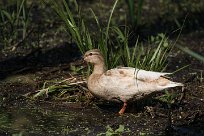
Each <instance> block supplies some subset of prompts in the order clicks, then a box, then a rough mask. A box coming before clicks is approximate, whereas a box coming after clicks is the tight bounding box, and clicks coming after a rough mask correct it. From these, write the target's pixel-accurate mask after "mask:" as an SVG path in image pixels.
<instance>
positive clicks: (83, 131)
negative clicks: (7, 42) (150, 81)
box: [0, 1, 204, 136]
mask: <svg viewBox="0 0 204 136" xmlns="http://www.w3.org/2000/svg"><path fill="white" fill-rule="evenodd" d="M81 3H83V2H82V1H81ZM93 3H94V2H93V1H90V3H88V4H87V7H88V6H91V7H92V6H93V5H92V4H93ZM111 4H112V3H111V2H109V5H111ZM153 4H154V3H153ZM100 7H103V4H102V5H100ZM105 9H110V8H109V7H104V10H105ZM119 11H121V12H122V13H123V12H124V11H123V10H122V9H121V10H119ZM105 13H106V12H105ZM98 14H100V12H99V13H98ZM106 14H107V13H106ZM106 14H105V15H104V16H105V17H103V18H102V19H101V20H105V18H106ZM146 14H147V13H146ZM147 15H148V14H147ZM55 27H56V26H55V25H54V27H52V28H55ZM198 27H202V25H199V26H198ZM203 30H204V29H200V28H199V29H198V30H195V31H190V32H186V33H185V34H182V35H181V37H180V38H179V41H178V42H177V43H178V44H179V45H182V46H186V47H189V48H190V49H192V50H194V51H196V52H198V53H200V54H201V55H204V46H203V45H204V36H203V35H204V31H203ZM150 31H151V30H150ZM151 32H152V31H151ZM48 33H50V31H48V30H46V32H45V35H46V36H47V37H46V36H45V37H46V38H44V39H43V40H45V39H46V40H47V41H49V40H50V39H52V37H50V36H49V34H48ZM142 33H143V32H142ZM52 34H53V33H52ZM143 34H144V33H143ZM145 34H146V32H145ZM55 36H56V35H55ZM64 37H65V35H63V36H61V35H58V34H57V36H56V37H55V38H56V39H57V40H54V41H50V42H45V43H46V46H42V47H41V46H40V47H36V48H35V49H34V50H33V49H32V50H30V49H24V47H22V46H20V47H18V48H17V50H15V51H14V52H13V51H8V50H4V51H2V52H1V54H0V68H1V70H0V79H1V81H0V109H1V110H0V135H8V136H10V135H13V134H18V135H21V134H22V135H29V136H30V135H31V136H32V135H33V136H35V135H42V136H47V135H66V136H67V135H70V136H72V135H90V136H92V135H108V134H109V135H110V134H112V135H171V136H173V135H175V136H183V135H188V136H202V135H204V129H203V128H204V79H203V72H204V64H203V63H202V62H200V61H198V60H196V59H195V58H193V57H191V56H189V55H187V54H185V53H183V52H182V51H180V50H178V49H177V48H175V49H174V51H173V52H172V54H171V55H170V57H169V60H168V62H169V65H168V67H167V69H166V71H167V72H172V71H175V70H177V69H178V68H181V67H183V66H185V65H188V64H191V65H190V66H189V67H187V68H185V69H183V70H181V71H179V72H178V73H176V74H175V75H174V77H172V78H173V79H174V80H175V81H179V82H182V83H184V84H185V89H184V92H182V90H181V88H179V87H178V88H173V89H169V90H168V91H169V92H170V93H175V94H177V95H176V98H175V100H174V102H172V104H169V103H167V102H164V101H161V100H159V99H157V98H158V97H160V96H162V95H163V94H164V93H162V92H161V93H158V94H156V95H155V96H154V97H151V98H149V99H147V100H141V101H136V102H133V103H130V104H129V105H128V107H127V112H126V113H125V114H124V115H123V116H119V115H118V114H117V112H118V110H119V109H120V107H121V104H116V103H110V102H106V101H103V100H99V99H94V100H93V101H92V102H89V97H88V96H87V92H85V90H81V91H79V89H76V90H74V91H73V92H72V93H70V94H69V96H74V99H69V97H66V98H59V97H57V96H56V94H50V95H48V96H46V95H45V96H43V97H40V98H38V99H32V97H31V96H32V94H34V93H35V91H37V90H39V89H41V88H42V86H43V84H44V82H45V81H51V80H54V81H61V80H64V79H67V78H70V75H73V76H76V77H77V74H76V72H75V71H73V69H72V68H71V66H73V65H75V66H80V65H84V64H83V63H82V62H81V58H80V56H81V54H80V53H79V51H78V49H77V47H76V45H75V44H73V43H72V42H70V41H67V39H65V38H64ZM59 39H62V40H59ZM43 40H42V41H43ZM171 40H175V39H174V37H173V38H172V39H171ZM59 41H60V42H59ZM52 42H53V43H54V44H52ZM45 43H44V44H45ZM47 43H48V44H51V45H50V46H49V47H48V46H47ZM83 87H86V85H85V84H83ZM79 94H80V95H81V96H83V98H85V99H84V100H82V99H81V97H80V99H79V98H78V97H77V95H79ZM180 98H182V99H180ZM121 126H122V128H121ZM123 127H124V128H123Z"/></svg>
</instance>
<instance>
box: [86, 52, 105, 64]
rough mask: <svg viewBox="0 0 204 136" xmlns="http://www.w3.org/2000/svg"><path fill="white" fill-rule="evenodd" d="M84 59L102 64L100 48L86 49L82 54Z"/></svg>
mask: <svg viewBox="0 0 204 136" xmlns="http://www.w3.org/2000/svg"><path fill="white" fill-rule="evenodd" d="M84 60H85V61H86V62H90V63H92V64H103V63H104V59H103V56H102V54H101V52H100V50H98V49H92V50H89V51H87V52H86V53H85V54H84Z"/></svg>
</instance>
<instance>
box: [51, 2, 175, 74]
mask: <svg viewBox="0 0 204 136" xmlns="http://www.w3.org/2000/svg"><path fill="white" fill-rule="evenodd" d="M117 3H118V0H116V1H115V3H114V5H113V7H112V10H111V12H110V16H109V19H108V21H107V26H106V27H105V28H103V27H101V25H100V23H99V20H98V18H97V16H96V15H95V14H94V12H93V11H92V10H91V9H90V12H91V14H92V15H93V17H94V19H95V22H96V25H97V27H98V35H97V36H95V35H93V34H92V33H91V32H90V31H89V28H88V27H87V25H86V22H85V20H84V19H83V17H82V16H81V13H80V8H79V6H78V5H77V3H76V1H75V2H74V4H75V6H74V9H75V12H76V13H77V15H76V17H75V16H73V12H71V10H70V7H69V5H68V3H67V2H66V1H65V0H63V1H62V2H58V1H56V0H51V4H52V5H53V8H54V10H55V11H56V13H57V14H58V16H59V17H60V18H61V20H62V21H63V22H64V23H65V30H66V32H67V33H68V34H69V35H70V36H71V37H72V38H73V40H74V41H75V42H76V44H77V46H78V48H79V50H80V51H81V53H82V54H84V53H85V51H87V50H89V49H93V48H98V49H100V50H101V52H102V54H103V56H104V59H105V64H106V66H107V68H108V69H110V68H113V67H116V66H118V65H124V66H132V67H138V68H142V69H146V70H156V71H162V70H163V69H164V68H165V67H166V57H167V56H168V53H169V51H170V48H171V46H170V45H169V44H168V39H167V38H166V37H165V35H162V34H160V35H159V37H160V38H158V39H154V40H152V41H151V40H150V42H151V43H150V44H152V43H154V44H156V45H154V46H152V47H150V46H148V49H145V48H146V47H144V45H143V44H142V43H140V42H139V38H138V39H137V40H136V43H135V47H129V44H130V43H129V40H128V39H129V36H128V35H129V32H128V30H127V27H123V28H122V29H121V28H120V27H118V26H112V25H111V19H112V16H113V12H114V10H115V8H116V5H117ZM95 37H97V39H96V38H95Z"/></svg>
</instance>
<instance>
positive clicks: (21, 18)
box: [0, 0, 31, 47]
mask: <svg viewBox="0 0 204 136" xmlns="http://www.w3.org/2000/svg"><path fill="white" fill-rule="evenodd" d="M26 2H27V1H26V0H18V1H16V2H15V3H13V4H12V5H11V6H8V5H4V6H5V7H1V8H0V41H1V45H3V47H8V46H13V47H15V46H18V44H20V43H22V42H23V41H24V40H25V39H26V38H27V36H28V35H29V32H28V29H29V25H30V21H31V18H30V17H29V15H30V8H31V7H28V6H27V3H26Z"/></svg>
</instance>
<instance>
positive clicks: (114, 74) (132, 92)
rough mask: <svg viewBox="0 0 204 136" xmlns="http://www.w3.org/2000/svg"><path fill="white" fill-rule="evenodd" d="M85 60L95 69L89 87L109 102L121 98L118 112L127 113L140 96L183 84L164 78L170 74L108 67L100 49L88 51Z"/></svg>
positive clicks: (97, 95)
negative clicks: (128, 107)
mask: <svg viewBox="0 0 204 136" xmlns="http://www.w3.org/2000/svg"><path fill="white" fill-rule="evenodd" d="M84 60H85V61H86V62H90V63H92V64H93V65H94V69H93V72H92V74H91V75H90V76H89V77H88V81H87V85H88V89H89V90H90V92H91V93H92V94H93V95H94V96H96V97H99V98H103V99H106V100H108V101H122V102H123V107H122V108H121V110H120V111H119V114H123V113H124V111H125V109H126V106H127V102H128V101H130V100H137V99H141V98H143V97H144V96H146V95H149V94H151V93H153V92H156V91H160V90H163V89H166V88H170V87H176V86H183V84H182V83H177V82H173V81H170V80H169V79H167V78H166V77H165V75H168V74H171V73H162V72H152V71H146V70H141V69H136V68H133V67H117V68H114V69H110V70H106V67H105V63H104V58H103V56H102V54H101V52H100V51H99V50H98V49H92V50H89V51H87V52H86V53H85V55H84Z"/></svg>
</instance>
